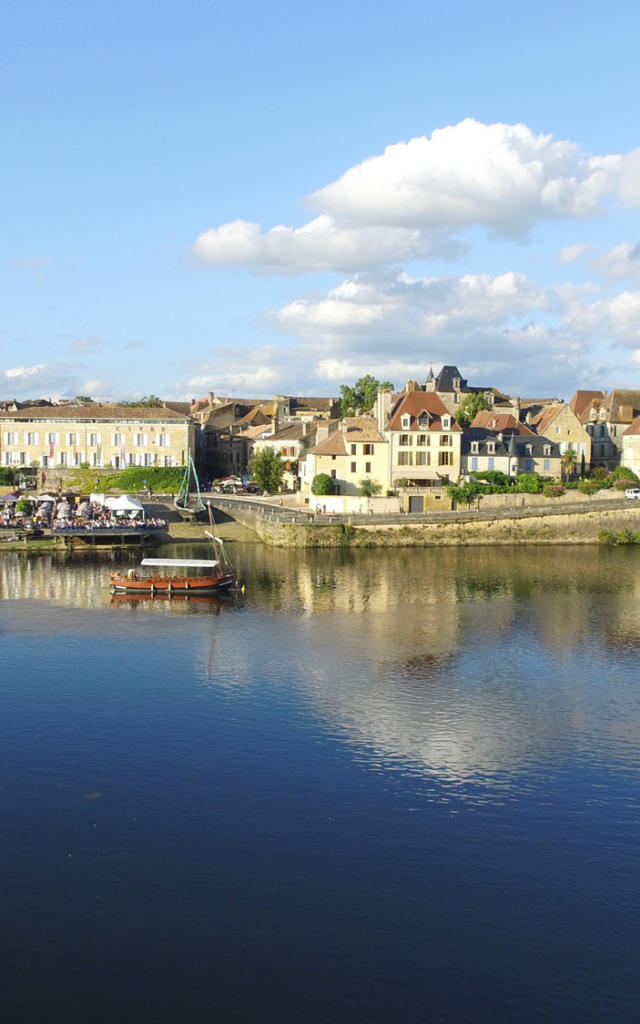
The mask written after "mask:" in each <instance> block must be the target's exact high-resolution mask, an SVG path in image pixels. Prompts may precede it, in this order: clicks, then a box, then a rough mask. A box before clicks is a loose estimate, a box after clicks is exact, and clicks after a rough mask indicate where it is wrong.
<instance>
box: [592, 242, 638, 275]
mask: <svg viewBox="0 0 640 1024" xmlns="http://www.w3.org/2000/svg"><path fill="white" fill-rule="evenodd" d="M594 266H595V268H596V269H597V270H598V271H599V272H600V273H601V274H602V275H603V276H604V277H609V278H625V277H626V278H637V277H638V276H639V275H640V243H638V242H636V244H635V245H632V244H631V243H630V242H622V243H621V244H620V245H615V246H614V247H613V248H612V249H610V250H609V251H608V252H606V253H604V254H603V255H602V256H600V257H599V258H598V259H597V260H595V261H594Z"/></svg>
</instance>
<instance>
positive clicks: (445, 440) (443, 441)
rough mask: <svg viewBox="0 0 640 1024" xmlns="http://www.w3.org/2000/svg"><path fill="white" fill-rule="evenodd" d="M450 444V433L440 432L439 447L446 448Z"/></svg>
mask: <svg viewBox="0 0 640 1024" xmlns="http://www.w3.org/2000/svg"><path fill="white" fill-rule="evenodd" d="M450 444H451V434H440V447H441V448H446V447H447V445H450Z"/></svg>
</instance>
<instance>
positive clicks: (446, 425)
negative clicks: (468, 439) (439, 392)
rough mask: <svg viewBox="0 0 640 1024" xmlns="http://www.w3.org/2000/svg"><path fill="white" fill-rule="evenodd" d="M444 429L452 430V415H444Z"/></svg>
mask: <svg viewBox="0 0 640 1024" xmlns="http://www.w3.org/2000/svg"><path fill="white" fill-rule="evenodd" d="M442 429H443V430H451V417H450V416H443V417H442Z"/></svg>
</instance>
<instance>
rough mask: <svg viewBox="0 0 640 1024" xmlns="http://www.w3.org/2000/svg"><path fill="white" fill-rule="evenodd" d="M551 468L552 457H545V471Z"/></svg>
mask: <svg viewBox="0 0 640 1024" xmlns="http://www.w3.org/2000/svg"><path fill="white" fill-rule="evenodd" d="M550 469H551V459H545V460H544V471H545V473H548V472H549V470H550Z"/></svg>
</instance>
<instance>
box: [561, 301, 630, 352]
mask: <svg viewBox="0 0 640 1024" xmlns="http://www.w3.org/2000/svg"><path fill="white" fill-rule="evenodd" d="M566 322H567V323H570V324H571V327H572V328H573V329H574V330H577V331H579V332H580V333H581V335H582V336H583V337H585V338H587V337H590V338H592V339H593V340H601V341H606V342H608V343H610V344H613V345H615V346H620V347H622V348H636V347H638V346H639V345H640V291H633V292H632V291H625V292H620V294H619V295H615V296H614V297H613V298H608V299H598V300H597V301H595V302H592V303H590V304H588V305H585V306H582V307H579V306H574V308H573V309H572V310H571V312H570V314H569V315H568V316H567V317H566Z"/></svg>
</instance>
